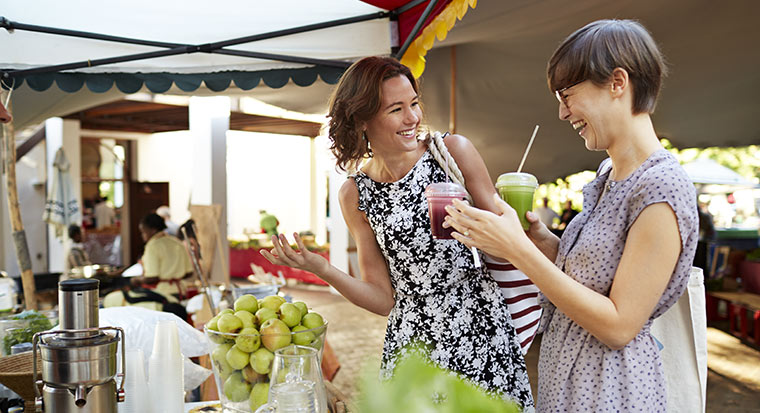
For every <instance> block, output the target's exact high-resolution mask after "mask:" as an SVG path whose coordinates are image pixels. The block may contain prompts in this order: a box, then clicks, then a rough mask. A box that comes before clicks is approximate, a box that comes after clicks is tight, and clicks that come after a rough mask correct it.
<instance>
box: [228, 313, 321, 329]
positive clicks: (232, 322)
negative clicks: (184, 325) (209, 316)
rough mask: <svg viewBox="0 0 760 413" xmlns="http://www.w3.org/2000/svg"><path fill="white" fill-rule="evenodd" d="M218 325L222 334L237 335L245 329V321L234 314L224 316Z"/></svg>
mask: <svg viewBox="0 0 760 413" xmlns="http://www.w3.org/2000/svg"><path fill="white" fill-rule="evenodd" d="M307 315H308V314H307ZM216 325H217V326H218V327H219V331H220V332H222V333H237V332H238V331H240V330H241V329H242V328H243V320H241V319H239V318H238V317H236V316H235V315H234V314H224V315H222V316H221V317H220V318H219V321H217V322H216Z"/></svg>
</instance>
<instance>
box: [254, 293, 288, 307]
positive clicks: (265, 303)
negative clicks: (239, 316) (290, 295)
mask: <svg viewBox="0 0 760 413" xmlns="http://www.w3.org/2000/svg"><path fill="white" fill-rule="evenodd" d="M283 304H285V299H284V298H282V297H280V296H279V295H268V296H266V297H264V298H262V299H261V301H260V302H259V308H268V309H270V310H274V311H277V310H278V309H279V308H280V306H281V305H283Z"/></svg>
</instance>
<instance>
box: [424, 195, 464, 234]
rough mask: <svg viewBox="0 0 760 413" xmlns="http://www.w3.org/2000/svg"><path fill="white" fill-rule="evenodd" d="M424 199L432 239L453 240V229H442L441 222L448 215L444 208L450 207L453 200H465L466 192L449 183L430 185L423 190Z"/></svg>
mask: <svg viewBox="0 0 760 413" xmlns="http://www.w3.org/2000/svg"><path fill="white" fill-rule="evenodd" d="M425 198H427V202H428V213H429V215H430V231H431V232H432V233H433V238H434V239H453V237H452V236H451V233H452V232H453V231H454V229H453V228H451V227H449V228H444V227H443V221H444V219H445V218H446V215H448V212H446V210H445V209H444V208H446V206H447V205H451V204H452V203H453V202H454V200H455V199H466V198H467V190H466V189H464V188H463V187H462V186H461V185H458V184H455V183H451V182H437V183H432V184H430V185H428V186H427V188H425Z"/></svg>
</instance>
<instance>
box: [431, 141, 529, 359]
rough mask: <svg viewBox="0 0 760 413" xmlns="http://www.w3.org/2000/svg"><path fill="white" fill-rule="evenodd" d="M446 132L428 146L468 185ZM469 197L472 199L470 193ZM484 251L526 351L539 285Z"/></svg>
mask: <svg viewBox="0 0 760 413" xmlns="http://www.w3.org/2000/svg"><path fill="white" fill-rule="evenodd" d="M446 135H448V132H447V133H444V134H441V133H440V132H433V133H430V137H429V142H428V148H430V152H431V153H432V154H433V158H435V160H436V161H437V162H438V164H439V165H441V168H444V170H446V168H448V170H447V171H446V173H447V174H448V175H449V177H450V178H451V180H452V181H453V182H455V183H458V184H460V185H462V186H464V187H465V188H466V186H465V183H464V176H463V175H462V171H461V170H460V169H459V167H458V166H457V163H456V161H455V160H454V157H453V156H451V154H450V153H449V151H448V149H447V148H446V145H445V144H444V143H443V138H445V137H446ZM468 199H470V197H469V196H468ZM484 255H485V256H486V259H485V263H486V268H488V270H489V272H490V273H491V276H493V279H494V280H496V283H498V284H499V288H500V289H501V293H502V294H503V295H504V298H505V299H506V301H507V306H508V307H509V312H510V313H511V315H512V323H513V325H514V327H515V331H516V333H517V339H518V341H519V342H520V347H521V348H522V352H523V354H525V353H527V352H528V349H529V348H530V345H531V344H532V343H533V338H535V337H536V330H538V322H539V320H540V319H541V311H542V310H541V307H540V306H539V305H538V287H536V286H535V284H533V282H532V281H531V280H530V279H529V278H528V276H527V275H525V274H523V273H522V271H519V270H518V269H516V268H515V266H514V265H512V264H510V263H508V262H506V261H500V260H497V259H494V258H492V257H490V256H488V255H486V254H484Z"/></svg>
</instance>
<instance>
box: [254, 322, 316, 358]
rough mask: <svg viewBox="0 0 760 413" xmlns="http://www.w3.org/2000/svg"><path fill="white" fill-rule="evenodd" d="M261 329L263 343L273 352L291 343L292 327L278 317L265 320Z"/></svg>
mask: <svg viewBox="0 0 760 413" xmlns="http://www.w3.org/2000/svg"><path fill="white" fill-rule="evenodd" d="M307 315H308V314H307ZM259 331H260V332H261V343H262V344H263V345H264V347H266V348H267V349H268V350H269V351H272V352H273V351H275V350H277V349H278V348H283V347H285V346H287V345H288V344H290V340H291V337H290V328H289V327H288V326H287V324H285V323H284V322H282V320H280V319H278V318H270V319H269V320H267V321H265V322H264V324H262V325H261V329H260V330H259Z"/></svg>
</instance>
